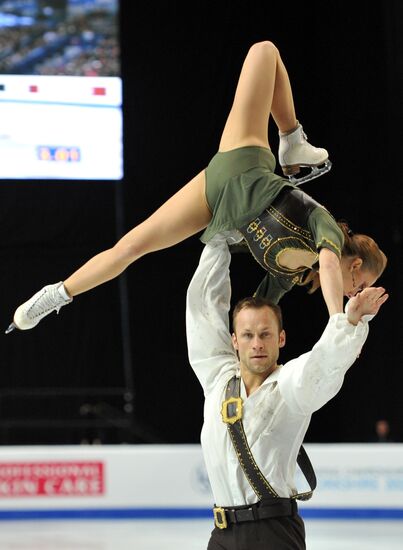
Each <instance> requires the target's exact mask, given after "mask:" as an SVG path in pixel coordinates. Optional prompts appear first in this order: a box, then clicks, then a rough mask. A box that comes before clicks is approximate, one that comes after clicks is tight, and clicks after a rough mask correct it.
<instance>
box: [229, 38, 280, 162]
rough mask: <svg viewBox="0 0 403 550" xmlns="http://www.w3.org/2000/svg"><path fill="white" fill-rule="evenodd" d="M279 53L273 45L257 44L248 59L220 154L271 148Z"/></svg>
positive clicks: (241, 75)
mask: <svg viewBox="0 0 403 550" xmlns="http://www.w3.org/2000/svg"><path fill="white" fill-rule="evenodd" d="M277 59H278V50H277V48H276V47H275V46H274V44H272V43H271V42H267V41H266V42H259V43H257V44H254V45H253V46H252V47H251V48H250V49H249V52H248V54H247V56H246V58H245V61H244V63H243V66H242V70H241V74H240V77H239V80H238V85H237V89H236V92H235V97H234V101H233V104H232V108H231V111H230V114H229V116H228V118H227V121H226V124H225V128H224V131H223V134H222V137H221V142H220V148H219V149H220V151H227V150H230V149H234V148H236V147H241V146H244V145H260V146H262V147H269V141H268V135H267V131H268V123H269V117H270V112H271V106H272V101H273V93H274V87H275V81H276V67H277Z"/></svg>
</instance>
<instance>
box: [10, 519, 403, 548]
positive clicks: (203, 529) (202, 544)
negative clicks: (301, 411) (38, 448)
mask: <svg viewBox="0 0 403 550" xmlns="http://www.w3.org/2000/svg"><path fill="white" fill-rule="evenodd" d="M305 525H306V531H307V550H397V549H399V550H403V521H378V520H375V521H366V520H350V521H341V520H331V521H324V520H306V521H305ZM211 529H212V523H211V520H206V519H201V520H193V519H192V520H117V521H116V520H90V521H88V520H75V521H67V520H63V521H60V520H58V521H45V520H36V521H20V520H19V521H1V522H0V550H161V549H163V550H205V549H206V547H207V541H208V538H209V535H210V531H211Z"/></svg>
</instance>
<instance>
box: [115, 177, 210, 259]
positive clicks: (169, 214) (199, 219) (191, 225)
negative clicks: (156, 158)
mask: <svg viewBox="0 0 403 550" xmlns="http://www.w3.org/2000/svg"><path fill="white" fill-rule="evenodd" d="M205 186H206V178H205V171H204V170H202V171H201V172H200V173H199V174H197V176H195V177H194V178H193V179H192V180H190V181H189V183H187V184H186V185H185V186H184V187H182V188H181V189H180V190H179V191H178V192H177V193H175V195H173V196H172V197H171V198H170V199H168V200H167V201H166V202H165V203H164V204H163V205H162V206H160V208H158V210H156V211H155V212H154V214H152V215H151V216H150V217H149V218H147V219H146V220H145V221H144V222H143V223H141V224H140V225H138V226H137V227H135V228H134V229H132V230H131V231H129V232H128V233H127V234H126V235H125V236H124V237H122V239H121V240H120V244H123V245H124V244H129V245H130V244H131V242H133V243H135V246H136V248H137V249H139V250H141V252H142V253H143V254H147V253H149V252H154V251H156V250H161V249H163V248H168V247H170V246H173V245H175V244H177V243H179V242H181V241H183V240H185V239H187V238H188V237H191V236H192V235H194V234H196V233H198V232H199V231H201V230H202V229H204V228H205V227H206V226H207V225H208V224H209V222H210V220H211V217H212V216H211V212H210V210H209V208H208V206H207V202H206V192H205Z"/></svg>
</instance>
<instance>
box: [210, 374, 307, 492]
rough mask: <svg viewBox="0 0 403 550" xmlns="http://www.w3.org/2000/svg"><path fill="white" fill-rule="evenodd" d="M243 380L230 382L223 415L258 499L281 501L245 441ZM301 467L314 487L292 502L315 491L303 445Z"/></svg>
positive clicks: (222, 410) (299, 456) (299, 459)
mask: <svg viewBox="0 0 403 550" xmlns="http://www.w3.org/2000/svg"><path fill="white" fill-rule="evenodd" d="M240 390H241V378H240V377H237V376H234V377H233V378H231V380H229V382H228V384H227V388H226V392H225V397H226V399H225V401H224V402H223V404H222V409H221V415H222V418H223V421H224V422H225V423H226V424H227V429H228V432H229V435H230V437H231V440H232V443H233V445H234V449H235V452H236V455H237V457H238V460H239V463H240V465H241V467H242V470H243V472H244V474H245V476H246V479H247V480H248V482H249V483H250V485H251V487H252V489H253V490H254V492H255V493H256V495H257V497H258V498H259V500H262V499H264V500H267V499H273V498H280V497H279V495H278V494H277V493H276V491H275V490H274V489H273V487H272V486H271V485H270V483H269V482H268V480H267V479H266V478H265V476H264V475H263V473H262V472H261V471H260V469H259V466H258V465H257V464H256V462H255V459H254V457H253V455H252V452H251V450H250V447H249V444H248V441H247V439H246V435H245V431H244V428H243V424H242V399H241V397H240ZM297 463H298V466H299V467H300V468H301V470H302V473H303V474H304V476H305V477H306V480H307V482H308V484H309V487H310V488H311V490H310V491H307V492H304V493H298V494H297V495H293V496H292V497H291V498H292V499H297V500H309V499H310V498H311V496H312V494H313V491H314V490H315V488H316V476H315V471H314V469H313V467H312V464H311V461H310V460H309V457H308V455H307V453H306V451H305V449H304V448H303V446H302V445H301V447H300V450H299V453H298V457H297Z"/></svg>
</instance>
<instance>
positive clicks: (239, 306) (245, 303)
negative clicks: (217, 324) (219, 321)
mask: <svg viewBox="0 0 403 550" xmlns="http://www.w3.org/2000/svg"><path fill="white" fill-rule="evenodd" d="M263 307H268V308H269V309H271V310H272V312H273V313H274V315H275V316H276V319H277V324H278V331H279V332H281V331H282V330H283V314H282V312H281V307H280V306H279V305H278V304H274V303H273V302H271V301H270V300H267V299H266V298H262V297H260V296H247V297H246V298H242V300H239V302H237V303H236V304H235V306H234V309H233V312H232V330H233V331H234V332H235V321H236V318H237V315H238V313H239V312H240V311H242V310H243V309H249V308H250V309H262V308H263Z"/></svg>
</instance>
